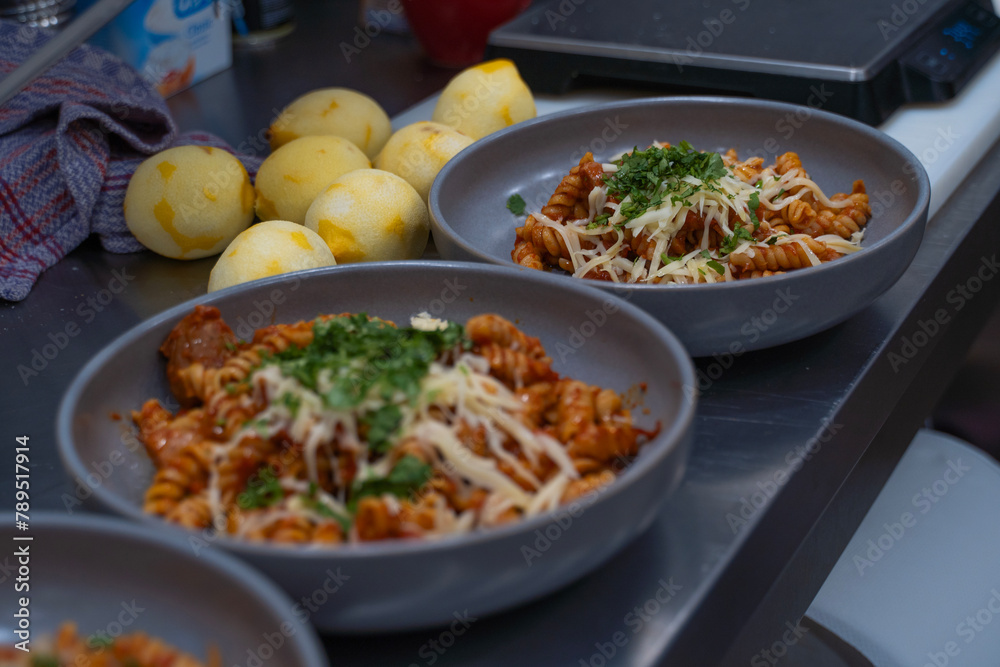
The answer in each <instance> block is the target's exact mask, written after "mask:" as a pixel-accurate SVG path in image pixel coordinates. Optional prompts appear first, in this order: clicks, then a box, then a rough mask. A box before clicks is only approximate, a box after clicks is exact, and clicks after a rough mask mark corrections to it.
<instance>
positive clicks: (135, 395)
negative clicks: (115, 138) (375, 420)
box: [57, 262, 694, 632]
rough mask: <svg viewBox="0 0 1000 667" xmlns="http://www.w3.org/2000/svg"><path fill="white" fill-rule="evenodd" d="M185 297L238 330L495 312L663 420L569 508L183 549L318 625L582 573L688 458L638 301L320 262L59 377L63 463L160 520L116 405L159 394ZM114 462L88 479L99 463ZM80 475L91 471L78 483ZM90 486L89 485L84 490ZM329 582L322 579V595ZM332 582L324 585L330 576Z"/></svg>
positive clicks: (668, 354) (635, 522)
mask: <svg viewBox="0 0 1000 667" xmlns="http://www.w3.org/2000/svg"><path fill="white" fill-rule="evenodd" d="M196 303H204V304H212V305H215V306H217V307H218V308H219V309H220V310H221V311H222V314H223V317H224V318H225V319H226V320H227V321H228V322H229V323H230V324H231V326H233V329H234V330H235V332H236V333H237V335H239V336H241V337H243V338H248V337H249V336H250V330H251V328H253V327H260V326H262V325H265V324H269V323H271V322H294V321H298V320H301V319H311V318H313V317H315V316H316V315H318V314H320V313H325V312H344V311H349V312H358V311H366V312H368V313H369V314H371V315H378V316H379V317H383V318H388V319H390V320H393V321H396V322H408V321H409V317H410V316H411V315H414V314H416V313H418V312H421V311H428V312H430V313H432V314H434V315H437V316H440V317H445V318H448V319H453V320H456V321H460V322H464V321H465V320H466V319H468V318H469V317H470V316H472V315H475V314H479V313H484V312H497V313H500V314H501V315H503V316H505V317H507V318H509V319H511V320H512V321H515V322H517V323H518V324H519V326H520V327H522V328H523V329H524V330H525V331H526V332H528V333H529V334H531V335H534V336H538V337H540V338H541V340H542V342H543V344H544V345H545V346H546V349H547V350H548V351H549V353H550V355H551V356H552V358H553V360H554V366H555V368H556V370H557V371H559V372H560V373H563V374H566V375H569V376H572V377H575V378H577V379H580V380H583V381H586V382H589V383H591V384H599V385H601V386H606V387H611V388H614V389H616V390H618V391H622V392H624V391H629V390H632V391H633V392H634V391H635V390H636V387H637V385H638V384H639V383H640V382H645V383H647V385H646V387H647V390H646V392H645V398H644V406H645V408H648V410H649V412H650V413H649V414H643V408H642V407H640V408H638V409H636V411H635V416H636V421H637V422H638V423H639V425H640V426H645V427H652V426H654V425H655V423H656V422H657V421H660V422H661V423H662V425H663V429H662V431H661V432H660V434H659V435H658V436H657V437H656V438H654V439H653V440H652V441H650V442H649V443H648V444H647V445H646V446H645V447H644V449H643V450H642V453H641V455H640V456H639V457H637V459H636V460H635V461H634V462H633V463H632V464H631V465H630V466H629V467H628V469H627V470H625V471H624V472H623V473H622V475H621V477H620V479H619V480H617V481H616V483H615V484H612V485H610V486H609V487H608V488H606V490H604V491H602V492H601V493H599V494H598V495H597V496H596V501H595V502H593V503H591V504H588V505H587V506H586V507H585V508H583V509H582V510H581V511H578V512H575V515H571V514H569V513H568V512H567V511H559V512H556V513H551V514H547V515H541V516H538V517H533V518H532V519H530V520H527V521H523V522H521V523H517V524H513V525H509V526H504V527H501V528H498V529H495V530H490V531H483V532H479V533H474V534H472V535H464V536H455V537H449V538H445V539H440V540H437V541H419V542H418V541H393V542H385V543H369V544H362V545H350V546H346V547H339V548H325V549H320V548H315V547H314V548H298V549H296V548H288V547H280V546H273V545H260V544H249V543H245V542H240V541H237V540H233V539H230V538H228V537H218V538H215V537H214V536H213V535H211V534H210V533H209V532H205V533H202V534H192V535H191V536H192V537H193V538H194V539H192V541H191V544H192V549H200V550H205V549H212V548H213V547H216V546H217V547H221V548H223V549H225V550H227V551H230V552H232V553H235V554H237V555H239V556H240V557H242V558H244V559H245V560H246V561H247V562H249V563H251V564H253V565H254V566H256V567H257V568H259V569H260V570H262V571H263V572H265V573H266V574H267V575H269V576H270V577H271V578H273V579H274V580H275V581H276V582H278V583H279V584H280V585H281V586H282V587H283V588H284V589H285V590H286V591H287V592H288V593H289V594H290V595H291V596H292V598H293V599H295V600H300V599H301V598H303V597H305V598H309V597H311V596H313V595H314V594H317V591H320V593H321V594H320V595H319V596H318V597H320V598H322V600H323V603H322V604H316V605H315V606H316V610H315V612H314V613H313V614H312V615H311V617H310V621H311V622H313V623H315V624H316V626H317V627H319V628H320V629H322V630H328V631H338V632H374V631H387V630H403V629H416V628H421V627H429V626H434V625H440V624H445V623H448V622H451V621H453V620H454V617H453V614H454V613H462V612H463V611H465V610H468V611H469V613H471V614H472V615H474V616H479V615H485V614H489V613H492V612H496V611H500V610H502V609H506V608H509V607H511V606H514V605H516V604H519V603H523V602H525V601H528V600H531V599H533V598H537V597H539V596H541V595H544V594H545V593H548V592H550V591H553V590H555V589H557V588H559V587H561V586H564V585H566V584H568V583H570V582H571V581H573V580H575V579H577V578H579V577H581V576H583V575H584V574H585V573H587V572H589V571H590V570H593V569H594V568H595V567H597V566H598V565H600V564H601V563H602V562H604V561H606V560H607V559H608V558H610V557H611V556H612V555H613V554H615V553H616V552H617V551H619V550H620V549H622V548H623V547H624V546H625V545H626V544H627V543H628V542H629V541H631V540H632V539H633V538H635V537H636V536H638V535H639V534H640V533H641V532H642V531H643V530H645V529H646V528H647V527H648V526H649V525H650V523H651V522H652V521H653V519H654V518H655V517H656V515H657V513H658V512H659V510H660V508H661V507H662V506H663V503H664V501H665V499H666V498H667V495H668V494H669V492H670V491H671V490H672V489H673V488H674V486H675V485H676V483H677V481H678V479H679V477H680V475H681V473H682V469H683V464H684V461H685V459H686V452H687V448H688V443H689V440H690V428H691V421H692V416H693V413H694V392H693V391H692V390H691V388H692V387H694V373H693V368H692V365H691V362H690V360H689V359H688V357H687V355H686V354H685V353H684V349H683V347H682V346H681V344H680V343H679V342H678V341H677V339H676V338H675V337H674V336H673V335H672V334H671V333H670V332H669V331H667V330H666V329H665V328H664V327H663V326H662V325H661V324H660V323H659V322H657V321H656V320H655V319H653V318H652V317H650V316H649V315H648V314H646V313H644V312H643V311H641V310H640V309H638V308H635V307H634V306H631V305H629V304H628V303H624V302H621V301H619V300H617V299H613V298H612V297H611V296H610V295H608V294H606V293H605V292H602V291H600V290H597V289H594V288H593V287H591V286H590V285H587V284H585V283H583V282H581V281H563V280H559V279H557V278H556V277H554V276H548V275H545V274H543V273H540V272H536V271H531V270H528V269H517V268H510V267H491V266H486V265H483V264H468V263H447V262H400V263H384V264H360V265H351V266H341V267H331V268H329V269H317V270H313V271H307V272H302V273H299V274H293V275H291V276H282V277H276V278H271V279H266V280H262V281H257V282H253V283H248V284H246V285H242V286H237V287H234V288H231V289H228V290H224V291H220V292H216V293H214V294H211V295H208V296H206V297H203V298H199V299H195V300H193V301H189V302H187V303H184V304H181V305H179V306H177V307H175V308H171V309H170V310H167V311H166V312H164V313H161V314H160V315H157V316H156V317H154V318H151V319H150V320H148V321H146V322H145V323H143V324H141V325H139V326H137V327H136V328H134V329H132V330H131V331H129V332H128V333H126V334H124V335H123V336H121V337H120V338H118V339H117V340H116V341H114V342H113V343H111V345H109V346H108V347H107V348H106V349H104V350H103V351H102V352H101V353H100V354H98V355H97V356H96V357H95V358H94V359H93V360H92V361H91V362H90V363H88V364H87V365H86V366H85V367H84V368H83V369H82V370H81V372H80V374H79V375H78V376H77V378H76V379H75V380H74V381H73V383H72V384H71V385H70V388H69V390H68V391H67V393H66V395H65V397H64V398H63V402H62V404H61V406H60V408H59V415H58V425H57V429H58V442H59V450H60V454H61V456H62V460H63V463H64V465H65V467H66V469H67V470H68V471H69V474H70V476H71V477H72V478H74V479H76V480H77V481H78V483H79V484H82V485H83V486H82V487H81V488H82V491H81V493H80V495H84V496H86V495H89V496H90V498H89V502H92V503H96V504H97V505H98V506H101V507H104V508H108V509H110V510H112V511H115V512H117V513H119V514H121V515H123V516H126V517H129V518H132V519H135V520H137V521H140V522H142V523H144V524H147V525H153V526H156V527H157V528H158V529H161V530H164V531H170V532H183V531H182V530H181V529H179V528H175V527H174V526H172V525H168V524H166V523H164V522H162V521H161V520H159V519H158V518H156V517H151V516H148V515H146V514H144V513H143V512H142V510H141V501H142V497H143V493H144V491H145V489H146V487H147V486H148V484H149V481H150V480H151V478H152V475H153V467H152V464H151V463H150V461H149V460H148V457H147V456H146V454H145V451H144V450H143V449H142V447H141V445H139V443H137V442H136V441H135V437H134V436H133V435H132V434H131V431H129V430H128V429H127V428H125V427H124V425H123V424H122V422H114V421H112V420H111V419H110V418H109V415H110V414H111V413H113V412H118V413H120V414H123V415H128V413H129V410H131V409H135V408H138V407H139V406H140V405H141V403H142V401H143V400H144V399H146V398H147V397H158V398H160V399H161V400H162V399H166V398H167V397H168V394H169V392H168V389H167V384H166V381H165V378H164V367H165V366H164V362H163V360H162V359H161V358H160V355H159V354H158V353H157V348H158V347H159V345H160V344H161V342H162V341H163V339H164V338H165V337H166V335H167V333H168V332H169V331H170V329H171V328H172V327H173V326H174V325H175V324H176V323H177V321H178V320H180V319H181V317H183V316H184V315H186V314H187V313H188V312H190V311H191V310H192V309H193V308H194V306H195V304H196ZM111 460H118V461H120V463H119V464H117V465H115V466H114V469H113V470H110V471H109V472H108V474H107V475H99V476H97V477H94V476H93V475H94V473H95V470H96V468H95V466H100V465H101V462H107V461H111ZM88 476H90V477H89V481H88ZM91 492H92V493H91ZM324 582H326V583H327V585H326V589H327V591H326V592H323V588H324ZM334 588H335V592H334V591H333V590H330V589H334Z"/></svg>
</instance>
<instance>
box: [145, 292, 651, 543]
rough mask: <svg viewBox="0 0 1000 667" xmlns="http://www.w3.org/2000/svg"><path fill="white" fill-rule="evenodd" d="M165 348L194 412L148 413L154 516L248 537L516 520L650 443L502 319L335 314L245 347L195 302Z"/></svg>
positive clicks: (149, 502)
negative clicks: (405, 322) (399, 321)
mask: <svg viewBox="0 0 1000 667" xmlns="http://www.w3.org/2000/svg"><path fill="white" fill-rule="evenodd" d="M161 352H162V354H163V355H164V356H165V357H166V358H167V360H168V361H167V376H168V380H169V384H170V387H171V391H172V392H173V393H174V395H175V396H176V398H177V400H178V401H179V402H180V404H181V406H183V407H182V408H181V409H180V410H179V411H177V412H176V413H171V412H169V411H168V410H167V409H166V408H164V407H163V405H162V404H161V403H160V402H159V401H158V400H155V399H152V400H149V401H147V402H146V403H145V404H144V405H143V406H142V408H141V409H140V410H138V411H136V412H134V413H133V419H134V421H135V423H136V424H137V425H138V427H139V435H140V439H141V440H142V442H143V443H144V444H145V446H146V449H147V451H148V453H149V455H150V457H151V458H152V460H153V462H154V464H155V466H156V469H157V470H156V473H155V476H154V478H153V480H152V483H151V485H150V487H149V489H148V491H147V492H146V497H145V504H144V507H145V510H146V511H147V512H149V513H151V514H155V515H158V516H162V517H164V518H165V519H167V520H168V521H171V522H174V523H177V524H180V525H182V526H186V527H189V528H207V527H210V526H214V527H215V528H217V529H219V530H222V531H224V532H226V533H230V534H232V535H234V536H238V537H241V538H244V539H248V540H268V541H274V542H285V543H328V544H329V543H349V542H364V541H372V540H382V539H391V538H417V537H437V536H442V535H447V534H453V533H461V532H467V531H471V530H475V529H479V528H487V527H490V526H496V525H501V524H505V523H508V522H511V521H516V520H518V519H520V518H522V517H529V516H533V515H536V514H539V513H541V512H545V511H547V510H551V509H553V508H555V507H557V506H559V505H560V504H562V503H566V502H569V501H571V500H573V499H576V498H578V497H580V496H582V495H583V494H585V493H588V492H591V491H594V490H596V489H599V488H601V487H603V486H605V485H607V484H609V483H611V482H612V481H613V480H614V479H615V477H616V473H617V472H618V471H620V470H621V469H623V467H624V465H623V464H627V463H628V461H630V460H631V459H632V458H633V457H634V456H635V455H636V454H637V452H638V450H639V447H641V445H642V444H643V443H644V442H645V441H646V440H648V439H649V438H650V437H652V435H653V433H650V432H646V431H643V430H641V429H639V428H637V427H636V426H635V425H633V423H632V417H631V414H630V411H629V410H628V409H627V407H626V406H625V405H624V404H623V400H622V397H621V396H620V395H619V394H617V393H616V392H615V391H613V390H610V389H602V388H600V387H595V386H591V385H588V384H586V383H584V382H580V381H577V380H573V379H571V378H567V377H563V376H560V375H559V374H558V373H557V372H556V371H555V370H553V368H552V361H551V359H550V358H549V357H548V356H547V354H546V352H545V350H544V348H543V347H542V345H541V343H540V342H539V340H538V339H537V338H534V337H532V336H529V335H528V334H526V333H525V332H523V331H521V330H520V329H519V328H518V327H516V326H515V325H514V324H513V323H511V322H509V321H508V320H506V319H504V318H502V317H500V316H498V315H492V314H485V315H479V316H476V317H473V318H471V319H469V320H468V322H466V324H465V325H464V326H462V325H459V324H457V323H453V322H444V321H441V320H435V319H433V318H430V317H429V316H428V317H420V318H415V320H414V322H413V326H409V327H396V326H395V325H393V324H392V323H390V322H386V321H383V320H379V319H377V318H369V317H368V316H367V315H365V314H342V315H327V316H321V317H318V318H316V319H315V320H312V321H304V322H298V323H295V324H276V325H272V326H269V327H266V328H263V329H260V330H258V331H257V332H256V333H255V335H254V336H253V339H252V340H251V341H247V342H242V341H239V340H237V338H236V336H235V335H234V334H233V332H232V330H231V329H230V328H229V327H228V326H227V325H226V324H225V322H224V321H223V320H222V318H221V314H220V313H219V311H218V310H217V309H216V308H214V307H208V306H198V307H197V308H196V309H195V311H194V312H192V313H191V314H189V315H188V316H186V317H185V318H184V319H183V320H181V321H180V322H179V323H178V324H177V326H176V327H175V328H174V329H173V331H172V332H171V333H170V335H169V336H168V337H167V339H166V341H165V342H164V344H163V346H162V347H161Z"/></svg>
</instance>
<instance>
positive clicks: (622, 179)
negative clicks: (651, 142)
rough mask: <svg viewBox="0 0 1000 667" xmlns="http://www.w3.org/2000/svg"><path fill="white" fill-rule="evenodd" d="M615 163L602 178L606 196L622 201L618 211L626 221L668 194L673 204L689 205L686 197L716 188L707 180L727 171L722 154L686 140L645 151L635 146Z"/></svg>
mask: <svg viewBox="0 0 1000 667" xmlns="http://www.w3.org/2000/svg"><path fill="white" fill-rule="evenodd" d="M615 164H616V165H617V166H618V171H616V172H615V173H613V174H606V175H605V176H604V181H605V183H607V185H608V195H609V196H611V197H616V198H618V199H619V200H620V201H621V202H622V203H621V206H620V208H619V212H620V213H621V214H622V216H623V217H625V219H626V220H632V219H635V218H638V217H639V216H640V215H642V214H643V213H645V212H646V211H648V210H649V209H651V208H655V207H657V206H659V205H660V204H662V203H663V201H664V199H665V198H666V197H668V196H669V197H670V201H671V202H672V203H674V204H677V203H680V202H683V203H684V205H685V206H691V202H690V200H688V197H690V196H691V195H693V194H694V193H695V192H697V191H699V190H701V189H702V188H706V189H715V186H712V185H710V183H711V182H712V181H718V180H719V179H720V178H722V177H723V176H725V175H726V173H727V169H726V165H725V164H724V163H723V162H722V156H721V155H719V154H718V153H702V152H700V151H696V150H695V149H694V148H693V147H692V146H691V144H689V143H688V142H686V141H682V142H680V144H678V145H677V146H671V147H669V148H657V147H656V146H652V147H650V148H647V149H646V150H644V151H640V150H639V148H638V146H637V147H635V149H634V150H633V151H632V152H631V153H629V154H626V155H623V156H622V157H621V158H619V159H618V160H617V161H616V162H615ZM686 176H692V177H694V178H697V179H699V180H700V181H702V185H698V184H693V183H689V182H687V181H684V180H682V179H683V178H684V177H686ZM626 198H628V199H627V200H626Z"/></svg>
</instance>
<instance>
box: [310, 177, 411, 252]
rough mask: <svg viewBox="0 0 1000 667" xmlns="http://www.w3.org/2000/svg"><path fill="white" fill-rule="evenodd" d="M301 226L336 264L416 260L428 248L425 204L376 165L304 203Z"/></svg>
mask: <svg viewBox="0 0 1000 667" xmlns="http://www.w3.org/2000/svg"><path fill="white" fill-rule="evenodd" d="M306 227H308V228H309V229H312V230H314V231H315V232H316V233H318V234H319V235H320V236H321V237H322V238H323V240H324V241H326V244H327V245H328V246H329V247H330V250H331V251H332V252H333V255H334V256H335V257H336V258H337V262H338V263H339V264H349V263H352V262H377V261H387V260H399V259H417V258H418V257H420V255H422V254H423V252H424V248H425V247H426V246H427V235H428V234H429V233H430V218H429V216H428V214H427V206H426V205H424V202H423V200H422V199H421V198H420V195H419V194H418V193H417V191H416V190H414V189H413V186H411V185H410V184H409V183H407V182H406V181H404V180H403V179H402V178H400V177H399V176H396V175H395V174H390V173H389V172H387V171H381V170H379V169H365V170H359V171H352V172H351V173H349V174H345V175H343V176H341V177H340V178H338V179H337V180H336V181H334V182H333V183H331V184H330V185H329V187H327V189H326V190H325V191H323V193H322V194H320V195H319V196H318V197H316V200H315V201H314V202H313V203H312V206H310V207H309V212H308V213H306Z"/></svg>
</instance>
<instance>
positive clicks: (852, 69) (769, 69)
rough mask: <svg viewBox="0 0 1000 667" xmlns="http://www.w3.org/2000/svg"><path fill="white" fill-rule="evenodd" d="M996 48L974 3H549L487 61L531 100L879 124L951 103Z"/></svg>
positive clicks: (999, 40) (992, 24) (494, 46)
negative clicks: (750, 111)
mask: <svg viewBox="0 0 1000 667" xmlns="http://www.w3.org/2000/svg"><path fill="white" fill-rule="evenodd" d="M998 47H1000V19H998V18H997V16H996V15H995V14H994V12H993V9H992V7H991V6H990V5H989V4H981V3H980V2H976V1H975V0H849V1H847V2H836V3H820V2H802V1H801V0H796V1H792V0H702V1H701V2H698V3H693V2H670V1H667V0H550V1H548V2H543V3H541V4H536V5H535V6H534V7H532V8H531V9H530V10H528V11H527V12H526V13H524V14H522V15H521V16H519V17H518V18H516V19H515V20H514V21H512V22H510V23H508V24H506V25H504V26H502V27H501V28H499V29H497V30H495V31H494V32H493V34H492V35H491V36H490V42H489V49H488V52H487V53H488V56H490V57H497V58H499V57H503V58H510V59H512V60H514V61H515V63H516V64H517V66H518V69H519V70H520V71H521V75H522V76H523V77H524V79H525V81H527V83H528V85H529V86H531V88H532V89H533V90H534V91H535V92H541V93H564V92H567V91H568V90H569V89H571V88H573V87H575V86H579V85H590V84H596V85H607V84H608V83H609V82H611V83H614V82H617V83H619V84H620V83H622V82H643V83H647V84H653V85H655V86H656V87H657V88H658V89H663V90H664V91H665V92H671V93H675V92H688V93H690V92H702V93H703V92H709V91H711V92H720V91H725V92H731V93H734V94H740V95H750V96H755V97H763V98H768V99H775V100H783V101H787V102H795V103H798V104H808V105H810V106H812V107H815V108H822V109H825V110H827V111H834V112H837V113H841V114H844V115H847V116H852V117H854V118H858V119H860V120H862V121H864V122H866V123H870V124H873V125H875V124H878V123H880V122H882V121H883V120H885V119H886V118H887V117H888V116H889V114H891V113H892V112H893V111H894V110H895V109H896V108H897V107H899V106H900V105H901V104H904V103H906V102H931V101H940V100H946V99H949V98H951V97H954V96H955V94H956V93H958V91H959V90H961V88H962V86H963V85H964V84H965V83H966V82H967V81H968V80H969V79H970V78H971V77H972V76H973V75H974V74H975V73H976V72H977V71H978V69H979V68H980V67H981V66H982V64H983V63H984V62H985V61H986V60H987V59H988V58H989V57H990V56H991V55H993V54H994V53H995V52H996V51H997V49H998ZM997 103H998V105H1000V91H997Z"/></svg>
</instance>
